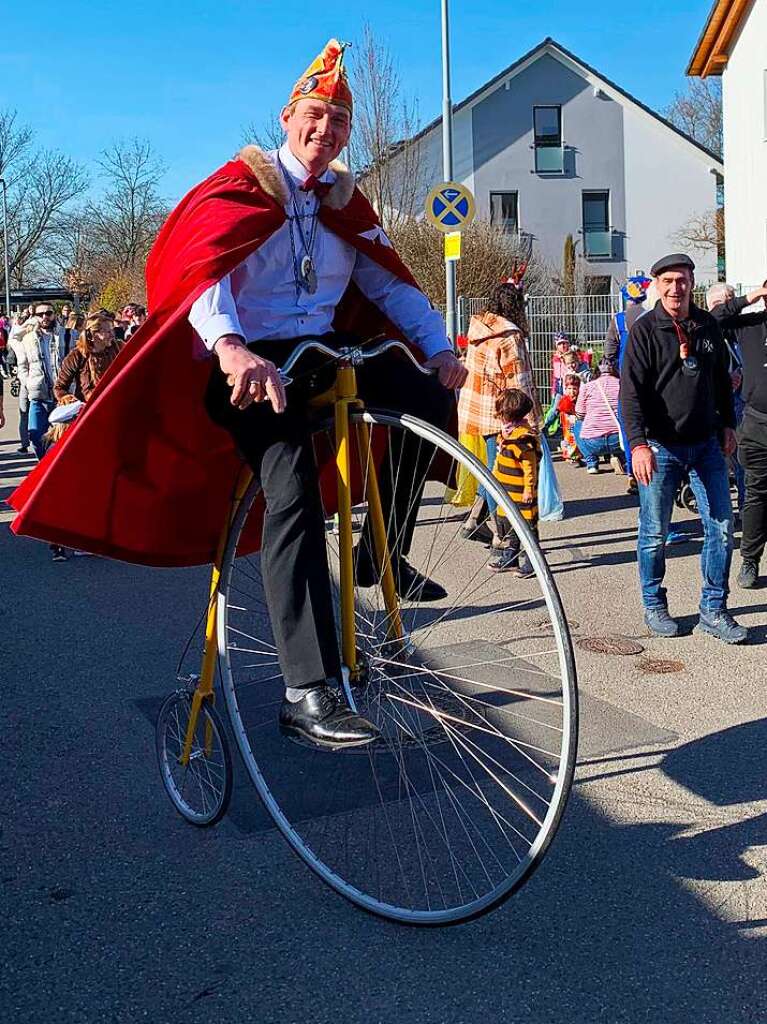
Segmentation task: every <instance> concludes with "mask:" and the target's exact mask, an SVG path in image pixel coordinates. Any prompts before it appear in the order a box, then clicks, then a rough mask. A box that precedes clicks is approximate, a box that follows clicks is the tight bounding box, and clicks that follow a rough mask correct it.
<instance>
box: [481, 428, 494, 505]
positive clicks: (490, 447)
mask: <svg viewBox="0 0 767 1024" xmlns="http://www.w3.org/2000/svg"><path fill="white" fill-rule="evenodd" d="M485 446H486V447H487V468H488V469H489V470H490V472H491V473H492V472H493V468H494V467H495V457H496V455H497V454H498V435H497V434H486V435H485ZM477 494H478V496H479V497H480V498H484V499H485V501H486V502H487V509H488V512H489V513H490V515H491V516H493V515H495V510H496V508H498V503H497V502H496V501H495V499H494V498H493V496H492V495H491V494H488V493H487V491H486V490H485V488H484V487H480V488H479V490H478V492H477Z"/></svg>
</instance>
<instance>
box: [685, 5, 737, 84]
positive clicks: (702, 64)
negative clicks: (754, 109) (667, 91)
mask: <svg viewBox="0 0 767 1024" xmlns="http://www.w3.org/2000/svg"><path fill="white" fill-rule="evenodd" d="M751 3H752V0H714V6H713V7H712V8H711V11H710V13H709V16H708V21H707V22H706V26H705V28H704V29H703V32H702V33H701V37H700V39H699V40H698V43H697V45H696V47H695V50H694V52H693V55H692V57H691V59H690V63H689V65H688V67H687V74H688V75H691V76H693V77H695V78H707V77H708V76H709V75H721V74H722V72H723V71H724V69H725V68H726V67H727V61H728V60H729V59H730V44H731V43H732V40H733V37H734V36H735V33H736V32H737V31H738V29H739V28H740V25H741V24H742V22H743V19H744V17H745V16H746V15H747V14H748V11H749V8H750V7H751Z"/></svg>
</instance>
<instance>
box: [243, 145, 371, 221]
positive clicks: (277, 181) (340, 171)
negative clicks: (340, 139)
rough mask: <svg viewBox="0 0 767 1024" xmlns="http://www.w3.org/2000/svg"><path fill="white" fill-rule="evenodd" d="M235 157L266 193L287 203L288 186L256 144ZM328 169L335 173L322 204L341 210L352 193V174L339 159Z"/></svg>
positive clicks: (246, 147)
mask: <svg viewBox="0 0 767 1024" xmlns="http://www.w3.org/2000/svg"><path fill="white" fill-rule="evenodd" d="M237 159H238V160H242V162H243V163H245V164H247V165H248V167H249V168H250V169H251V171H253V173H254V174H255V176H256V177H257V178H258V183H259V185H260V186H261V188H262V189H263V190H264V192H266V193H267V195H269V196H271V197H272V199H274V200H275V201H276V202H278V203H279V204H280V206H285V205H287V202H288V200H289V199H290V196H289V195H288V187H287V185H286V184H285V181H284V179H283V177H282V175H281V174H280V173H279V171H278V170H277V168H276V167H275V166H274V164H273V163H272V162H271V160H269V158H268V157H267V155H266V154H265V153H264V151H263V150H262V149H260V148H259V147H258V146H245V147H244V148H243V149H241V150H240V152H239V153H238V154H237ZM330 170H331V171H333V173H334V174H335V176H336V180H335V181H334V182H333V185H332V187H331V189H330V191H329V192H328V194H327V195H326V196H324V197H323V199H322V204H323V205H324V206H329V207H330V209H331V210H342V209H343V208H344V207H345V206H346V204H347V203H348V202H349V200H350V199H351V197H352V195H353V193H354V176H353V175H352V173H351V171H350V170H349V169H348V167H346V165H345V164H342V163H341V161H340V160H334V161H333V162H332V163H331V164H330Z"/></svg>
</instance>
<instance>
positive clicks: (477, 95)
mask: <svg viewBox="0 0 767 1024" xmlns="http://www.w3.org/2000/svg"><path fill="white" fill-rule="evenodd" d="M544 54H549V55H550V56H552V57H554V58H556V59H557V60H559V61H560V63H562V64H564V65H565V67H568V68H570V69H571V70H573V71H575V72H577V73H578V74H580V75H581V76H582V77H583V78H584V79H585V80H586V81H588V82H589V84H591V85H593V86H595V87H596V88H600V89H602V90H603V92H605V93H606V94H607V95H609V96H610V98H611V99H614V100H616V101H617V102H618V103H621V104H623V105H624V106H628V105H631V106H633V107H634V108H636V109H637V110H640V111H642V112H643V113H644V114H645V115H647V116H648V117H650V118H652V119H653V120H654V121H656V122H657V123H658V124H660V125H663V126H664V127H665V128H667V129H668V130H669V131H671V132H673V133H674V134H675V135H677V136H679V137H680V138H681V139H683V140H684V141H685V142H688V143H689V144H690V145H691V146H694V147H695V149H697V150H700V151H701V152H702V153H705V155H706V156H707V157H708V158H709V159H710V160H713V161H714V163H715V164H716V165H717V167H718V168H720V169H721V173H724V166H723V164H722V161H721V158H720V157H719V156H717V154H716V153H714V152H713V150H710V149H708V147H706V146H703V145H702V144H701V143H700V142H697V141H696V140H695V139H693V138H691V137H690V136H689V135H687V133H686V132H683V131H681V130H680V129H679V128H677V127H676V126H675V125H673V124H672V123H671V122H670V121H667V120H666V118H665V117H662V116H661V115H660V114H658V113H657V112H656V111H655V110H653V109H652V108H651V107H648V106H646V105H645V104H644V103H642V102H641V101H640V100H638V99H637V98H636V97H635V96H632V95H631V93H628V92H626V90H625V89H622V88H621V87H620V86H619V85H616V84H615V82H612V81H610V79H609V78H605V76H604V75H602V74H600V73H599V72H598V71H597V70H595V69H594V68H592V67H591V66H590V65H589V64H586V63H585V61H582V60H581V59H580V57H576V56H575V54H574V53H571V52H570V51H569V50H567V49H565V47H564V46H561V45H560V44H559V43H558V42H557V41H556V40H555V39H552V38H551V36H547V37H546V38H545V39H544V40H543V42H541V43H539V44H538V45H537V46H535V47H533V49H532V50H529V51H528V52H527V53H526V54H524V56H522V57H520V58H519V60H516V61H514V63H513V64H510V65H509V66H508V67H507V68H505V69H504V70H503V71H501V72H499V73H498V74H497V75H495V76H494V77H493V78H491V79H490V81H489V82H486V83H485V84H484V85H482V86H480V87H479V89H476V90H475V91H474V92H473V93H471V95H470V96H467V97H466V99H465V100H462V101H461V102H460V103H457V104H454V106H453V113H454V114H457V113H459V112H460V111H462V110H467V109H471V108H472V107H474V106H475V105H476V104H477V103H480V102H481V101H482V100H483V99H484V98H485V97H486V96H487V95H488V94H489V93H491V92H493V91H494V90H495V89H497V88H498V87H499V86H500V85H501V84H503V83H504V82H506V81H508V80H510V79H512V78H515V77H516V76H517V75H519V74H521V73H522V72H523V71H525V70H526V69H527V68H528V67H530V65H531V64H533V63H534V62H535V61H537V60H539V59H540V58H541V57H542V56H543V55H544ZM441 123H442V118H441V117H437V118H435V119H434V120H433V121H431V122H430V123H429V124H428V125H426V127H425V128H423V129H422V130H421V131H420V132H419V133H418V135H417V136H416V139H419V138H422V137H423V136H424V135H427V134H429V133H430V132H432V131H433V130H434V129H435V128H437V127H438V126H439V125H440V124H441Z"/></svg>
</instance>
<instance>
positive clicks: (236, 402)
mask: <svg viewBox="0 0 767 1024" xmlns="http://www.w3.org/2000/svg"><path fill="white" fill-rule="evenodd" d="M213 351H214V352H215V353H216V355H217V356H218V362H219V365H220V366H221V372H222V373H223V374H224V375H225V376H226V382H227V384H229V386H230V387H231V389H232V397H231V403H232V405H233V406H234V407H235V408H236V409H247V408H248V406H249V405H251V404H252V403H253V402H266V401H269V402H271V403H272V408H273V409H274V411H275V412H284V411H285V387H284V385H283V383H282V380H281V378H280V371H279V370H278V369H277V367H276V366H275V365H274V363H272V362H270V361H269V360H268V359H262V358H261V356H257V355H255V353H253V352H250V351H249V350H248V349H247V348H246V347H245V344H244V343H243V340H242V338H240V336H239V335H238V334H224V335H222V336H221V337H220V338H219V339H218V341H217V342H216V344H215V345H214V346H213Z"/></svg>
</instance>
